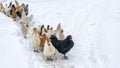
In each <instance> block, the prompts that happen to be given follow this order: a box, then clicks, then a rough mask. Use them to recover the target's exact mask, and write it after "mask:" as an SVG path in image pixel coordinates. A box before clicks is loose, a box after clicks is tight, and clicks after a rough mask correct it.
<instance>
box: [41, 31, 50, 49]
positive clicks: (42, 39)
mask: <svg viewBox="0 0 120 68" xmlns="http://www.w3.org/2000/svg"><path fill="white" fill-rule="evenodd" d="M47 39H48V38H47V36H46V34H45V33H44V34H42V35H41V36H40V40H41V42H40V48H41V51H43V48H44V45H45V40H47Z"/></svg>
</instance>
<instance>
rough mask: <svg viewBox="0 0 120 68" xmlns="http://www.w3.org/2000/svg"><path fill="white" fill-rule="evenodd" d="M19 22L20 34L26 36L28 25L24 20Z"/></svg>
mask: <svg viewBox="0 0 120 68" xmlns="http://www.w3.org/2000/svg"><path fill="white" fill-rule="evenodd" d="M20 23H21V31H22V34H23V35H24V38H27V37H26V35H27V34H28V29H29V28H28V25H27V24H26V23H25V22H20Z"/></svg>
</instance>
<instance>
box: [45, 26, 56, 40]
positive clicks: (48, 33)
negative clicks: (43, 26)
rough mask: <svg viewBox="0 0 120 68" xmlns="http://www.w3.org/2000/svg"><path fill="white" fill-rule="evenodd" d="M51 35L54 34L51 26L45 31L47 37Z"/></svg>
mask: <svg viewBox="0 0 120 68" xmlns="http://www.w3.org/2000/svg"><path fill="white" fill-rule="evenodd" d="M51 35H56V33H55V31H54V30H53V27H51V28H50V29H49V30H48V32H47V37H48V38H50V37H51Z"/></svg>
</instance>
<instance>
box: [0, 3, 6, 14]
mask: <svg viewBox="0 0 120 68" xmlns="http://www.w3.org/2000/svg"><path fill="white" fill-rule="evenodd" d="M0 12H2V13H5V8H4V6H3V4H2V3H1V2H0Z"/></svg>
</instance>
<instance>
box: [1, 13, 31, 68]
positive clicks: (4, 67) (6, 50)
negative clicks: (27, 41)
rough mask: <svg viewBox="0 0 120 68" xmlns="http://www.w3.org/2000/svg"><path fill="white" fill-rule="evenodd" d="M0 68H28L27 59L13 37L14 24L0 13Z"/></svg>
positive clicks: (17, 40)
mask: <svg viewBox="0 0 120 68" xmlns="http://www.w3.org/2000/svg"><path fill="white" fill-rule="evenodd" d="M0 21H1V22H0V68H29V67H28V66H29V65H28V57H27V56H26V54H25V52H24V51H23V48H22V45H21V43H20V42H19V39H18V38H17V37H16V36H15V32H16V29H17V26H16V25H15V23H16V22H13V20H12V19H10V18H8V17H6V16H5V15H4V14H1V13H0Z"/></svg>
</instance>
